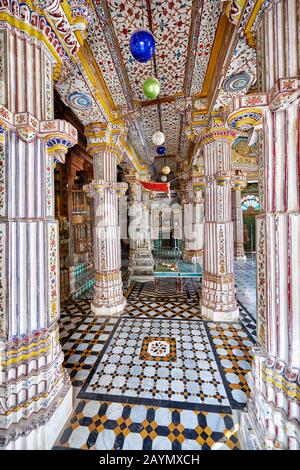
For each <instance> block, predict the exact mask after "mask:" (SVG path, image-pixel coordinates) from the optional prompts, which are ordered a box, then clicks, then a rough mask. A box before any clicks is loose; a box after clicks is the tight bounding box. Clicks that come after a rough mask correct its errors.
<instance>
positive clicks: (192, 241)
mask: <svg viewBox="0 0 300 470" xmlns="http://www.w3.org/2000/svg"><path fill="white" fill-rule="evenodd" d="M190 186H191V187H190V188H189V191H188V194H189V195H190V197H189V198H188V199H186V198H185V199H184V200H183V207H184V211H183V223H184V250H183V259H184V261H189V262H191V261H192V262H197V263H200V264H201V265H202V264H203V241H204V204H203V200H202V190H200V191H194V189H193V185H192V182H191V185H190Z"/></svg>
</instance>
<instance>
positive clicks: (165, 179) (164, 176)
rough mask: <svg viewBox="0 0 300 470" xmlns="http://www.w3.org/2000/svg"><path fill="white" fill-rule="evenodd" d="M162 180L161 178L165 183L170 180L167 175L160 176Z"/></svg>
mask: <svg viewBox="0 0 300 470" xmlns="http://www.w3.org/2000/svg"><path fill="white" fill-rule="evenodd" d="M160 180H161V181H162V182H163V183H165V182H166V181H167V180H168V178H167V177H166V175H162V177H161V178H160Z"/></svg>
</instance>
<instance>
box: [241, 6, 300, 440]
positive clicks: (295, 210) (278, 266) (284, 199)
mask: <svg viewBox="0 0 300 470" xmlns="http://www.w3.org/2000/svg"><path fill="white" fill-rule="evenodd" d="M299 9H300V2H299V0H284V1H274V2H271V5H270V8H269V10H265V11H264V12H263V14H262V19H261V21H260V24H259V26H258V29H257V55H258V64H259V67H260V74H259V80H258V85H259V92H262V93H268V97H269V103H270V104H269V106H268V107H267V108H266V110H265V112H264V116H263V130H262V133H261V135H260V139H259V141H260V146H261V148H262V149H263V152H260V153H261V154H262V157H261V159H260V162H259V169H260V179H261V181H260V189H261V188H262V189H263V190H264V191H263V193H262V192H261V193H260V204H261V209H262V210H261V214H260V215H259V216H258V217H257V224H256V227H257V228H256V230H257V237H256V238H257V329H258V336H259V342H260V344H261V346H257V347H255V348H254V362H253V368H252V372H251V374H250V376H249V378H248V381H249V385H250V388H251V398H250V401H249V403H248V405H247V409H248V415H247V414H245V416H243V429H245V431H244V435H249V428H252V430H253V431H252V433H253V435H254V436H255V441H251V440H250V443H249V447H251V446H255V445H258V447H261V448H269V449H276V448H281V449H299V448H300V384H299V376H300V315H299V312H300V291H299V285H300V284H299V281H300V210H299V208H300V180H299V175H300V159H299V149H300V135H299V94H300V88H299V78H298V77H299V75H300V67H299V65H300V64H299V40H300V38H299V24H298V22H299ZM249 423H250V424H249ZM253 442H254V444H253ZM257 443H258V444H257Z"/></svg>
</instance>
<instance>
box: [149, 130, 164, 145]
mask: <svg viewBox="0 0 300 470" xmlns="http://www.w3.org/2000/svg"><path fill="white" fill-rule="evenodd" d="M164 141H165V136H164V134H163V133H162V132H160V131H156V132H154V134H153V136H152V142H153V143H154V145H162V144H163V143H164Z"/></svg>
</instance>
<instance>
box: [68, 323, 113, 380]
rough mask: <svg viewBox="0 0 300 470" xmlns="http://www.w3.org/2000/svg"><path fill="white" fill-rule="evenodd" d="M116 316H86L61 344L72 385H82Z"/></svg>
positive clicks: (105, 340) (111, 328)
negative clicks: (108, 317) (107, 317)
mask: <svg viewBox="0 0 300 470" xmlns="http://www.w3.org/2000/svg"><path fill="white" fill-rule="evenodd" d="M116 321H117V319H116V318H110V319H106V318H95V317H94V316H93V315H89V316H88V317H86V318H85V319H84V320H83V322H82V323H81V324H80V325H79V327H78V328H77V329H76V331H75V332H74V333H73V334H72V335H71V336H70V337H69V339H68V340H67V341H66V342H65V343H64V344H63V351H64V355H65V359H64V367H65V368H66V369H67V370H68V371H69V373H70V377H71V380H72V385H73V386H74V387H82V385H83V384H84V383H85V381H86V379H87V377H88V374H89V372H90V371H91V369H92V367H93V365H94V364H95V362H96V360H97V358H98V356H99V354H100V353H101V351H102V349H103V347H104V345H105V344H106V342H107V340H108V338H109V335H110V334H111V332H112V330H113V328H114V326H115V323H116Z"/></svg>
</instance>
